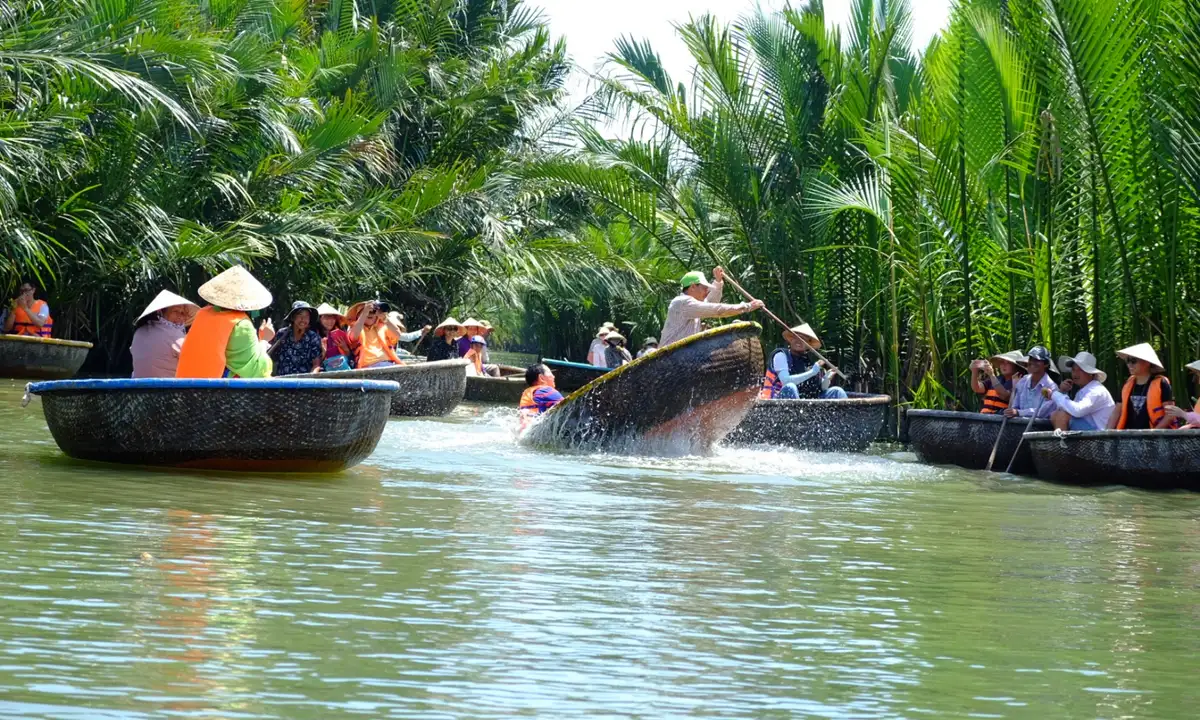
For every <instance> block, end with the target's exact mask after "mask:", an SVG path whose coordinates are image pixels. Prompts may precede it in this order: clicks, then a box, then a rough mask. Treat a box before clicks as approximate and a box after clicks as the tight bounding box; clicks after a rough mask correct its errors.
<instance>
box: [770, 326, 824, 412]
mask: <svg viewBox="0 0 1200 720" xmlns="http://www.w3.org/2000/svg"><path fill="white" fill-rule="evenodd" d="M783 339H784V341H785V342H786V343H787V346H786V347H781V348H776V350H775V352H773V353H771V357H770V358H769V359H768V360H767V372H766V375H765V376H764V377H763V384H762V390H761V391H760V392H759V394H758V396H759V398H760V399H763V400H770V399H782V400H799V399H806V400H812V399H816V398H821V399H825V400H845V399H846V391H845V390H843V389H842V388H840V387H830V384H829V381H830V376H829V374H828V373H826V369H827V366H826V364H825V361H824V360H818V361H816V362H813V361H812V360H810V359H809V357H808V354H809V351H810V350H820V349H821V339H820V338H819V337H817V334H816V333H815V332H814V331H813V329H812V326H810V325H809V324H808V323H804V324H802V325H797V326H796V327H794V328H791V329H790V330H786V331H784V333H783Z"/></svg>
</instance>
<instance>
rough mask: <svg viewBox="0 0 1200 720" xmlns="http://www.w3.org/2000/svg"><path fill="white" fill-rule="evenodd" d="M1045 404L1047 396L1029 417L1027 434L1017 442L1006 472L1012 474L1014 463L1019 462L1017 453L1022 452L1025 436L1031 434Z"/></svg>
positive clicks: (1041, 399)
mask: <svg viewBox="0 0 1200 720" xmlns="http://www.w3.org/2000/svg"><path fill="white" fill-rule="evenodd" d="M1044 402H1046V396H1045V395H1043V396H1042V397H1041V398H1039V399H1038V406H1037V409H1035V410H1034V411H1033V415H1030V416H1029V422H1027V423H1025V432H1023V433H1021V437H1020V439H1018V440H1017V449H1016V450H1013V456H1012V460H1009V461H1008V467H1006V468H1004V472H1006V473H1007V472H1012V466H1013V463H1015V462H1016V461H1017V453H1019V452H1021V444H1022V443H1024V442H1025V434H1026V433H1028V432H1029V428H1031V427H1033V421H1034V420H1037V416H1038V413H1039V412H1040V411H1041V409H1042V403H1044ZM1000 432H1004V430H1003V429H1001V431H1000Z"/></svg>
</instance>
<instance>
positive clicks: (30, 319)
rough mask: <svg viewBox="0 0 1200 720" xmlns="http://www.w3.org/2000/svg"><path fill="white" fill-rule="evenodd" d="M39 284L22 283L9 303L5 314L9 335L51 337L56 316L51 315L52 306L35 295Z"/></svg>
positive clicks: (6, 331) (6, 329)
mask: <svg viewBox="0 0 1200 720" xmlns="http://www.w3.org/2000/svg"><path fill="white" fill-rule="evenodd" d="M36 293H37V286H36V285H34V284H33V283H32V282H24V283H21V287H20V289H19V290H18V291H17V296H16V297H15V298H13V299H12V300H11V301H10V302H9V304H8V312H6V313H5V314H4V332H5V333H7V334H9V335H27V336H30V337H46V338H48V337H50V332H51V331H52V330H53V329H54V318H52V317H50V306H49V305H47V304H46V301H45V300H38V299H37V298H36V297H34V296H35V294H36Z"/></svg>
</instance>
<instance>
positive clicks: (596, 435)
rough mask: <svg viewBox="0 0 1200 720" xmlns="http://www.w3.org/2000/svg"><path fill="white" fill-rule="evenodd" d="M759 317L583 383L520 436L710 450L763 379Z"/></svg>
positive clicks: (538, 441) (641, 448)
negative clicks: (586, 383) (752, 321)
mask: <svg viewBox="0 0 1200 720" xmlns="http://www.w3.org/2000/svg"><path fill="white" fill-rule="evenodd" d="M761 331H762V328H761V327H760V326H759V325H758V324H756V323H745V322H742V323H735V324H732V325H727V326H725V327H721V328H717V329H714V330H709V331H707V332H703V333H700V334H699V335H695V336H693V337H690V338H687V339H685V340H681V341H679V342H677V343H674V344H672V345H668V346H666V347H663V348H661V349H660V350H659V351H658V352H656V353H653V354H651V355H647V356H645V357H643V358H639V359H637V360H635V361H634V362H632V363H630V364H628V365H625V366H623V367H621V368H618V369H616V370H614V371H613V372H611V373H608V374H606V375H604V376H603V377H601V378H599V379H597V380H595V381H593V382H591V383H589V384H588V385H585V386H584V387H582V388H580V389H579V390H578V391H576V392H575V393H572V394H571V395H570V396H568V397H567V398H566V399H565V400H563V402H561V403H559V405H558V406H556V407H554V408H552V409H551V410H550V411H549V412H547V413H546V414H545V415H543V416H542V417H541V418H540V419H539V421H538V422H537V423H535V424H534V425H533V426H532V427H530V429H529V430H528V431H527V432H526V433H525V434H524V436H523V437H522V442H524V443H525V444H528V445H532V446H535V447H545V448H555V449H569V450H580V451H587V452H614V453H623V454H648V455H686V454H701V453H707V452H709V451H711V449H712V446H713V445H714V444H715V443H717V442H719V441H720V440H722V439H723V438H724V437H725V436H726V435H727V434H728V433H729V432H731V431H732V430H733V429H734V428H735V427H737V426H738V424H739V423H741V421H742V419H743V418H744V417H745V415H746V412H747V411H748V410H749V409H750V406H751V405H752V404H753V403H754V400H755V397H756V396H757V393H758V387H759V385H760V384H761V382H762V372H763V359H762V346H761V345H760V343H759V334H760V333H761Z"/></svg>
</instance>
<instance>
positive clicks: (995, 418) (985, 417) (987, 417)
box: [906, 410, 1049, 434]
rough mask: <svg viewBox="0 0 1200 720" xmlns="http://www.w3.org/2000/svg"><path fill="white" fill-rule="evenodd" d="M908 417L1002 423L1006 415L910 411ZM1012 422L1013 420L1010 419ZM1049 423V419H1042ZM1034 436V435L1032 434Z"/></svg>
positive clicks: (960, 411) (947, 411)
mask: <svg viewBox="0 0 1200 720" xmlns="http://www.w3.org/2000/svg"><path fill="white" fill-rule="evenodd" d="M906 415H908V417H919V418H939V419H942V420H977V421H979V422H985V423H997V424H998V423H1002V422H1004V415H1003V414H1001V413H996V414H994V415H993V414H989V413H981V412H971V411H969V410H909V411H908V412H907V413H906ZM1009 419H1010V420H1011V419H1012V418H1009ZM1041 419H1042V420H1047V421H1049V418H1041ZM1021 420H1022V421H1028V420H1029V418H1028V417H1023V418H1021ZM1031 434H1032V433H1031Z"/></svg>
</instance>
